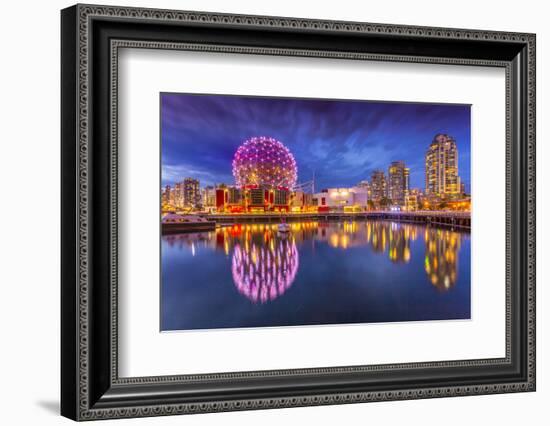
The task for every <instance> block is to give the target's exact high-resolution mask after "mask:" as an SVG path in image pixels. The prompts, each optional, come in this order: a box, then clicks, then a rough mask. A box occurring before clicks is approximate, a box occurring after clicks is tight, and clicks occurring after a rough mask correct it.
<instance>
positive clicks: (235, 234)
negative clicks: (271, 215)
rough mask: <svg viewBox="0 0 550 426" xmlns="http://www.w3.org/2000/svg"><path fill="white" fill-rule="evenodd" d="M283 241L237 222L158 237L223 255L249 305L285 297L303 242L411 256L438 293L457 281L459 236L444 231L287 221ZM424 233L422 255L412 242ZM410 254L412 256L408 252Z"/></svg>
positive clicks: (395, 258)
mask: <svg viewBox="0 0 550 426" xmlns="http://www.w3.org/2000/svg"><path fill="white" fill-rule="evenodd" d="M290 226H291V233H290V235H289V236H287V237H284V236H282V235H280V234H279V233H278V232H277V225H276V224H240V225H232V226H226V227H221V228H217V229H216V230H215V231H211V232H198V233H189V234H175V235H166V236H163V241H164V242H165V243H167V244H168V245H169V246H170V247H178V248H183V247H188V248H190V249H191V254H192V255H193V256H194V255H195V253H196V252H197V250H199V249H200V248H208V249H210V250H212V249H213V250H216V251H223V253H224V254H225V255H226V256H227V257H229V258H230V259H231V274H232V278H233V282H234V285H235V287H236V288H237V290H238V292H239V293H240V294H242V295H244V296H245V297H246V298H248V299H249V300H250V301H252V302H254V303H266V302H269V301H272V300H275V299H276V298H278V297H280V296H281V295H282V294H284V293H285V292H286V291H287V290H288V289H289V288H290V287H291V286H292V284H293V282H294V280H295V278H296V274H297V272H298V269H299V251H300V247H301V246H302V245H304V244H309V245H311V249H312V250H315V247H316V245H318V244H326V245H328V246H329V247H331V248H332V249H337V250H351V249H355V248H367V247H368V248H370V249H371V251H372V252H373V253H376V254H378V255H380V256H386V257H387V258H388V259H389V260H390V261H391V262H392V263H393V264H396V267H399V266H398V265H400V264H403V265H405V264H409V263H410V262H411V260H412V259H413V257H414V256H416V258H417V259H418V261H419V262H422V256H424V262H423V264H424V272H425V274H426V277H427V281H428V282H429V283H431V285H433V286H434V287H435V288H436V289H438V290H440V291H448V290H449V289H451V288H452V287H453V286H454V285H455V284H456V282H457V277H458V259H459V252H460V247H461V239H462V238H463V237H464V236H466V235H467V234H461V233H459V232H455V231H452V230H449V229H434V228H429V227H425V226H418V225H412V224H403V223H396V222H383V221H350V222H315V221H312V222H299V223H291V224H290ZM422 233H423V234H424V245H425V251H424V253H422V252H421V251H420V250H419V249H418V247H417V246H416V247H417V248H416V249H415V250H416V251H415V252H414V250H413V249H412V247H411V246H412V243H413V242H415V241H416V240H417V239H418V237H419V235H422ZM413 252H414V253H413Z"/></svg>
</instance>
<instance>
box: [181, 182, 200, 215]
mask: <svg viewBox="0 0 550 426" xmlns="http://www.w3.org/2000/svg"><path fill="white" fill-rule="evenodd" d="M183 205H184V206H185V207H190V208H197V207H199V206H200V205H201V193H200V188H199V181H198V179H193V178H190V177H188V178H185V179H184V181H183Z"/></svg>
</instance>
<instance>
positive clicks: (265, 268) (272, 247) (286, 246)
mask: <svg viewBox="0 0 550 426" xmlns="http://www.w3.org/2000/svg"><path fill="white" fill-rule="evenodd" d="M298 264H299V256H298V250H297V249H296V243H295V242H294V240H292V239H290V240H287V239H279V238H270V240H269V243H268V244H267V245H262V246H260V245H257V244H255V243H252V244H251V245H248V246H246V245H245V246H244V247H242V246H241V245H240V244H237V245H236V246H235V249H234V251H233V257H232V261H231V273H232V275H233V282H234V283H235V286H236V287H237V290H238V291H239V293H241V294H242V295H244V296H246V297H247V298H248V299H249V300H251V301H252V302H254V303H257V302H261V303H265V302H267V301H272V300H274V299H276V298H277V297H279V296H281V295H282V294H284V293H285V292H286V291H287V290H288V288H289V287H290V286H291V285H292V283H293V282H294V279H295V278H296V272H298Z"/></svg>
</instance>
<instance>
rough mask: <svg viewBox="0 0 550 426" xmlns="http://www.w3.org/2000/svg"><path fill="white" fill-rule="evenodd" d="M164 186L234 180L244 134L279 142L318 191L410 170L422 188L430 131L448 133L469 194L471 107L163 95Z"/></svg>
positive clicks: (413, 180)
mask: <svg viewBox="0 0 550 426" xmlns="http://www.w3.org/2000/svg"><path fill="white" fill-rule="evenodd" d="M161 105H162V114H161V135H162V147H161V148H162V186H163V187H164V186H165V185H171V186H173V185H174V184H175V183H177V182H179V181H181V180H183V179H184V178H186V177H190V176H193V177H194V178H196V179H198V180H199V181H200V183H201V187H204V186H208V185H216V184H220V183H226V184H233V183H234V178H233V176H232V173H231V160H232V158H233V155H234V153H235V150H236V149H237V148H238V147H239V145H240V144H241V143H242V141H243V140H244V139H245V138H246V137H249V136H253V135H256V136H259V135H270V136H273V137H276V138H278V139H279V140H282V141H284V143H285V145H287V146H288V147H289V149H290V150H291V152H292V153H293V155H294V157H295V158H296V163H297V164H298V182H300V183H301V182H305V181H308V180H311V178H312V176H313V173H315V186H316V190H319V189H321V188H327V187H349V186H354V185H357V184H358V183H359V182H360V181H364V180H369V181H370V177H371V174H372V172H373V171H374V170H378V169H380V170H384V171H385V172H387V171H388V166H389V165H390V164H391V163H392V162H395V161H403V162H404V163H405V164H406V166H407V167H408V168H410V187H411V188H420V189H424V179H425V175H424V173H425V170H424V169H425V168H424V157H425V154H426V150H427V148H428V146H429V145H430V143H431V142H432V140H433V138H434V136H435V134H437V133H448V134H451V135H453V137H454V138H455V140H456V144H457V147H458V152H459V174H460V176H461V180H462V182H463V183H464V184H465V188H466V191H467V192H469V191H470V106H468V105H448V104H425V103H389V102H374V101H349V100H347V101H341V100H319V99H290V98H260V97H241V96H223V95H187V94H162V95H161Z"/></svg>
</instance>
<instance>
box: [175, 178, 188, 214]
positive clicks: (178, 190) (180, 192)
mask: <svg viewBox="0 0 550 426" xmlns="http://www.w3.org/2000/svg"><path fill="white" fill-rule="evenodd" d="M173 192H174V194H173V198H174V205H175V206H176V207H178V208H182V207H184V206H185V186H184V183H183V182H178V183H176V184H175V185H174V189H173Z"/></svg>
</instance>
